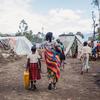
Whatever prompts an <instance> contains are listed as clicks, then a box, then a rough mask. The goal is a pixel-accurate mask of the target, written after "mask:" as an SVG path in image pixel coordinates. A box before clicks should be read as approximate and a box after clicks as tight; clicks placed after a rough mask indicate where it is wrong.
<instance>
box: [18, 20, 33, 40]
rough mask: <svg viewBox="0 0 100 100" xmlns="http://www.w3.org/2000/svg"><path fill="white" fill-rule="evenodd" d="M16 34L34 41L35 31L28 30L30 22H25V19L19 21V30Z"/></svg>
mask: <svg viewBox="0 0 100 100" xmlns="http://www.w3.org/2000/svg"><path fill="white" fill-rule="evenodd" d="M16 36H25V37H26V38H27V39H29V40H30V41H31V42H32V41H33V32H32V30H29V31H28V24H27V23H26V22H25V20H24V19H23V20H21V22H20V23H19V30H18V32H17V33H16Z"/></svg>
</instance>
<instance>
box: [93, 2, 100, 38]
mask: <svg viewBox="0 0 100 100" xmlns="http://www.w3.org/2000/svg"><path fill="white" fill-rule="evenodd" d="M92 5H94V6H96V7H97V9H98V15H99V24H98V26H99V27H98V30H97V32H98V37H100V0H92ZM98 39H99V38H98Z"/></svg>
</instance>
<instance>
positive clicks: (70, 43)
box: [59, 34, 83, 55]
mask: <svg viewBox="0 0 100 100" xmlns="http://www.w3.org/2000/svg"><path fill="white" fill-rule="evenodd" d="M59 39H60V41H61V42H62V43H63V44H64V47H65V54H66V55H67V54H69V53H72V52H70V51H71V49H72V48H74V51H75V49H76V46H78V53H79V52H80V51H81V49H82V43H83V40H82V38H81V37H80V36H78V35H69V34H64V35H60V36H59Z"/></svg>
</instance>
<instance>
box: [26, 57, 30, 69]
mask: <svg viewBox="0 0 100 100" xmlns="http://www.w3.org/2000/svg"><path fill="white" fill-rule="evenodd" d="M29 66H30V59H29V58H28V59H27V67H26V70H28V69H29Z"/></svg>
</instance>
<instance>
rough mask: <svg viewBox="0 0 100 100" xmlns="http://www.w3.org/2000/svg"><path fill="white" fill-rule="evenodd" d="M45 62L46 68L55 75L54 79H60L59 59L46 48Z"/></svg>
mask: <svg viewBox="0 0 100 100" xmlns="http://www.w3.org/2000/svg"><path fill="white" fill-rule="evenodd" d="M44 54H45V61H46V64H47V68H48V69H50V70H51V71H53V72H54V73H55V74H56V78H57V79H59V78H60V69H59V67H60V59H59V56H57V55H55V53H54V52H53V51H52V50H51V49H48V48H45V52H44Z"/></svg>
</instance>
